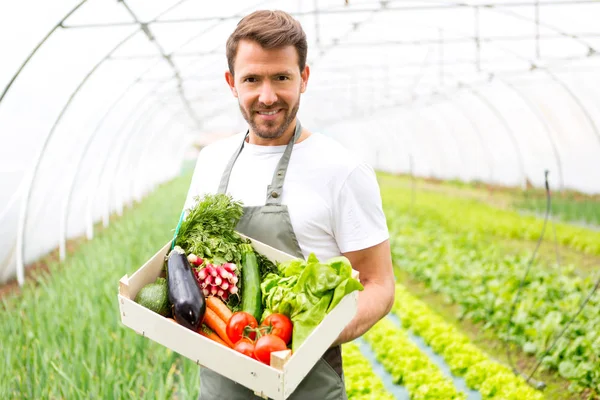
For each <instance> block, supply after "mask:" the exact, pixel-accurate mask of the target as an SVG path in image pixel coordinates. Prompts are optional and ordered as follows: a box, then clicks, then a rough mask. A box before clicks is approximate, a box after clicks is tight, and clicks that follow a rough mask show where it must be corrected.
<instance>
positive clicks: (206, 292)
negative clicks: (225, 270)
mask: <svg viewBox="0 0 600 400" xmlns="http://www.w3.org/2000/svg"><path fill="white" fill-rule="evenodd" d="M202 293H203V294H204V297H208V295H209V294H210V292H209V291H208V289H202Z"/></svg>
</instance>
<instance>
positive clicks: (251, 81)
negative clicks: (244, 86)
mask: <svg viewBox="0 0 600 400" xmlns="http://www.w3.org/2000/svg"><path fill="white" fill-rule="evenodd" d="M244 82H249V83H254V82H256V78H254V77H248V78H246V79H244Z"/></svg>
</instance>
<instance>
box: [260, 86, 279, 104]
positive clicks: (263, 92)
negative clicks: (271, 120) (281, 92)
mask: <svg viewBox="0 0 600 400" xmlns="http://www.w3.org/2000/svg"><path fill="white" fill-rule="evenodd" d="M258 101H259V102H261V103H262V104H264V105H267V106H270V105H272V104H274V103H275V102H276V101H277V95H276V94H275V91H274V90H273V87H272V86H271V84H270V83H269V82H265V83H263V85H262V87H261V89H260V95H259V97H258Z"/></svg>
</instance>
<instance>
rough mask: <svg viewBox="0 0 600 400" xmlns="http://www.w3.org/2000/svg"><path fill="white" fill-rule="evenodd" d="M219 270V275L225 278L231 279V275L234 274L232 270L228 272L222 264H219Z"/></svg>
mask: <svg viewBox="0 0 600 400" xmlns="http://www.w3.org/2000/svg"><path fill="white" fill-rule="evenodd" d="M217 272H218V273H219V275H220V276H221V278H223V279H229V277H230V276H231V275H233V274H231V273H230V272H228V271H227V270H226V269H225V268H223V266H222V265H219V266H217Z"/></svg>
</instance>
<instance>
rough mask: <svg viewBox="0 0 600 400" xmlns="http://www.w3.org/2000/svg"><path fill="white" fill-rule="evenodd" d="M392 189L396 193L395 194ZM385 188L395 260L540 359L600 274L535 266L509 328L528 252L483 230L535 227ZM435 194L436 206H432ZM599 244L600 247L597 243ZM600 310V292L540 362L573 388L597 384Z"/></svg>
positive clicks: (465, 204)
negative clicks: (508, 249) (510, 250)
mask: <svg viewBox="0 0 600 400" xmlns="http://www.w3.org/2000/svg"><path fill="white" fill-rule="evenodd" d="M392 192H394V193H395V194H397V195H396V196H393V197H392V196H391V193H392ZM386 193H387V196H386V197H384V200H385V208H386V213H387V216H388V222H389V225H390V231H391V237H392V248H393V257H394V261H395V264H396V265H397V266H398V267H399V268H401V269H403V270H404V271H406V272H408V273H409V274H410V275H411V276H412V277H414V278H415V279H417V280H419V281H422V282H424V283H426V284H427V286H429V287H430V288H431V289H432V290H433V291H435V292H437V293H441V294H444V295H445V296H446V297H447V298H448V300H449V301H451V302H453V303H456V304H458V305H460V310H461V311H460V312H461V314H460V317H461V318H468V319H470V320H472V321H474V322H481V323H483V324H484V327H485V328H489V329H493V330H495V331H496V332H497V333H498V335H499V336H500V337H501V338H503V339H504V340H509V341H510V342H513V343H516V344H518V345H519V346H521V347H522V348H523V349H524V350H526V351H527V352H529V353H531V354H535V355H536V356H537V357H541V356H542V353H543V352H544V351H545V350H546V348H548V346H549V345H550V344H551V343H552V342H553V341H554V340H555V338H556V335H557V334H558V333H559V332H560V331H561V330H562V329H563V328H564V326H565V325H566V324H567V323H568V321H569V320H570V318H571V316H573V315H574V314H575V312H576V311H577V310H578V309H579V306H580V304H581V303H582V302H583V300H584V298H585V297H586V296H587V295H588V293H589V292H590V291H591V289H592V288H593V286H594V283H595V281H596V280H597V278H598V274H599V272H598V271H596V272H595V273H593V274H591V275H590V276H587V277H582V276H580V275H578V274H577V273H576V271H575V269H574V267H573V266H567V267H564V268H562V269H561V270H557V269H554V268H550V267H547V266H544V265H537V264H534V265H533V266H532V268H531V271H530V273H529V275H528V277H527V279H526V281H525V284H524V287H523V290H522V291H521V294H520V298H519V300H520V301H519V303H518V305H517V307H516V309H515V313H514V315H513V317H512V323H511V325H510V330H509V331H508V333H507V332H506V328H507V325H508V317H509V311H510V309H511V306H512V303H513V299H514V296H515V293H516V291H517V288H518V286H519V283H520V280H521V278H522V276H523V274H524V271H525V269H526V268H527V265H528V262H529V259H530V255H529V254H525V253H519V254H513V255H508V254H503V252H502V251H501V250H500V249H499V248H498V247H497V246H496V245H494V244H490V243H489V242H490V241H489V237H488V236H486V234H489V233H493V234H501V235H502V233H503V232H504V233H505V234H506V236H510V235H512V234H514V235H516V236H519V237H520V238H524V236H529V238H535V235H534V232H533V231H532V229H533V228H531V226H530V225H527V224H526V222H523V221H520V220H519V218H518V217H517V216H515V215H513V213H506V212H504V211H499V210H495V209H492V208H490V207H488V206H484V205H481V204H479V203H476V202H472V201H460V200H458V199H447V198H443V197H442V196H437V195H436V196H435V197H433V195H432V197H430V196H429V194H425V193H423V194H421V193H419V194H418V196H417V201H416V204H415V206H414V207H413V208H412V209H410V205H409V202H408V201H407V199H408V197H407V196H406V195H405V194H403V193H402V192H401V191H399V190H398V191H391V190H388V191H387V192H386ZM434 199H435V200H436V205H435V207H434V206H433V205H432V204H431V203H430V202H432V201H433V200H434ZM533 220H534V219H533V218H531V219H527V221H533ZM516 221H518V222H516ZM525 226H527V229H525V228H524V227H525ZM533 226H536V227H537V228H540V229H541V226H540V222H539V220H535V223H534V224H533ZM537 228H536V229H537ZM568 228H571V227H559V229H558V230H557V234H558V233H559V232H562V234H563V235H564V234H565V232H568V231H569V229H568ZM518 229H523V232H520V231H518ZM573 229H575V228H573ZM581 231H585V230H581ZM527 232H529V233H527ZM573 232H575V231H573ZM585 233H586V235H584V236H578V237H577V239H573V241H572V243H574V242H575V240H578V241H579V243H587V244H590V243H592V241H593V238H595V237H596V234H597V233H596V232H591V231H585ZM537 234H539V230H538V231H537ZM563 237H564V236H563ZM594 246H600V240H598V242H597V243H594ZM592 247H593V246H591V247H587V248H588V249H591V248H592ZM599 309H600V293H598V292H597V293H596V294H595V295H594V296H593V297H592V298H591V300H590V302H589V303H588V305H587V306H586V307H585V308H584V310H583V312H582V313H581V314H580V315H579V316H578V318H577V319H576V320H575V322H574V323H573V324H572V325H571V327H570V328H569V329H568V330H567V332H566V333H565V335H564V337H563V338H561V339H560V340H559V341H558V343H557V344H556V346H555V347H554V348H553V349H552V351H551V352H550V354H549V355H548V356H546V357H544V359H543V364H542V366H543V367H544V368H550V369H553V370H557V371H558V373H559V374H560V375H561V376H563V377H564V378H566V379H569V380H571V381H572V382H573V386H572V389H573V390H575V389H577V388H596V387H598V386H599V385H600V358H598V354H600V352H599V349H600V331H599V330H598V327H599V326H600V313H598V310H599ZM565 361H568V362H570V363H572V365H575V366H577V370H575V369H574V368H571V364H564V362H565ZM561 364H562V367H561Z"/></svg>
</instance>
